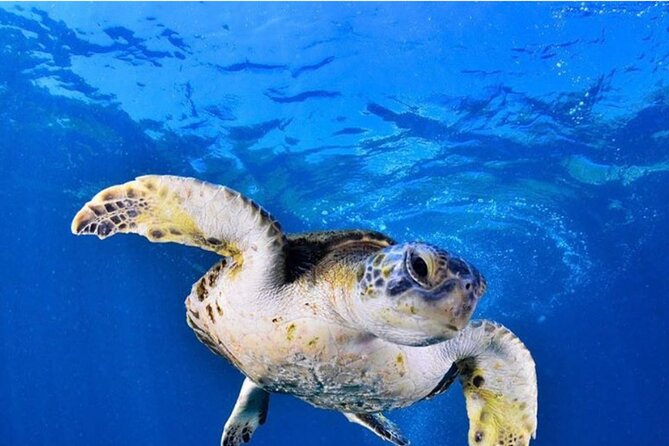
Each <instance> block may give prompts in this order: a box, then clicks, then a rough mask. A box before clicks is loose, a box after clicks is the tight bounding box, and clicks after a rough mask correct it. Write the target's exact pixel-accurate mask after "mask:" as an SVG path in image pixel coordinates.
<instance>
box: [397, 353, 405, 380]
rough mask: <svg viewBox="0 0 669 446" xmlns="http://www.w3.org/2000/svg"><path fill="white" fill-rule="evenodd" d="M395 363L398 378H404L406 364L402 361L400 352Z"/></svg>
mask: <svg viewBox="0 0 669 446" xmlns="http://www.w3.org/2000/svg"><path fill="white" fill-rule="evenodd" d="M395 363H396V364H397V369H398V370H399V373H400V376H404V375H405V374H406V364H405V361H404V354H403V353H402V352H400V353H398V354H397V357H396V358H395Z"/></svg>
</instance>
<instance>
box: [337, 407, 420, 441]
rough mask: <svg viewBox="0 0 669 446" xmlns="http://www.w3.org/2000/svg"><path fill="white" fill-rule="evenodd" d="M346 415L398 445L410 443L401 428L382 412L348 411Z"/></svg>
mask: <svg viewBox="0 0 669 446" xmlns="http://www.w3.org/2000/svg"><path fill="white" fill-rule="evenodd" d="M344 416H345V417H346V419H347V420H348V421H350V422H351V423H355V424H359V425H360V426H363V427H366V428H367V429H369V430H370V431H372V432H373V433H374V434H375V435H378V436H379V437H381V438H383V439H384V440H386V441H389V442H390V443H393V444H395V445H397V446H406V445H408V444H409V440H407V439H406V438H405V437H404V435H403V434H402V432H401V431H400V428H399V427H398V426H397V425H396V424H395V423H393V422H392V421H390V420H389V419H388V418H386V417H384V416H383V414H382V413H347V412H344Z"/></svg>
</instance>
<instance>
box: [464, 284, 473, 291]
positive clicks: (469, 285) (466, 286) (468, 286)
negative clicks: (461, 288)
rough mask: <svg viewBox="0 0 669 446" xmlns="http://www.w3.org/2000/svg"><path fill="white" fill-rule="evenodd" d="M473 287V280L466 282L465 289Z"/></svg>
mask: <svg viewBox="0 0 669 446" xmlns="http://www.w3.org/2000/svg"><path fill="white" fill-rule="evenodd" d="M471 288H472V283H471V282H466V283H465V289H466V290H467V291H469V290H470V289H471Z"/></svg>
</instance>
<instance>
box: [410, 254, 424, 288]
mask: <svg viewBox="0 0 669 446" xmlns="http://www.w3.org/2000/svg"><path fill="white" fill-rule="evenodd" d="M407 263H408V266H409V267H408V268H407V270H408V271H409V275H410V276H411V278H412V279H413V280H415V281H416V282H418V284H420V285H423V286H427V285H428V280H427V279H428V274H429V269H428V267H427V262H425V259H423V258H422V257H421V256H419V255H418V254H416V253H411V255H410V256H409V258H408V259H407Z"/></svg>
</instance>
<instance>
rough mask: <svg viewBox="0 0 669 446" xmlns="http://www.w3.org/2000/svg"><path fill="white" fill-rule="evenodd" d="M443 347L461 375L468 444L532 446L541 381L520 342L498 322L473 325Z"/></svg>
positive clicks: (483, 322) (477, 322) (482, 445)
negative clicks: (538, 381) (538, 384)
mask: <svg viewBox="0 0 669 446" xmlns="http://www.w3.org/2000/svg"><path fill="white" fill-rule="evenodd" d="M441 348H442V349H443V350H442V352H443V354H445V355H446V357H447V358H448V359H449V360H451V361H454V362H455V363H456V364H457V366H458V369H459V371H460V373H459V377H460V383H461V384H462V388H463V391H464V394H465V399H466V400H467V416H468V417H469V445H470V446H493V445H494V446H497V445H503V446H527V445H529V443H530V438H534V437H535V435H536V429H537V377H536V372H535V366H534V360H533V359H532V356H531V355H530V352H529V351H528V350H527V348H526V347H525V346H524V345H523V343H522V342H521V341H520V339H518V338H517V337H516V336H515V335H514V334H513V333H511V331H509V330H508V329H507V328H505V327H503V326H502V325H500V324H497V323H495V322H491V321H472V322H471V323H470V324H469V325H468V326H467V327H466V328H465V329H464V330H462V332H461V333H460V334H459V335H458V336H457V337H456V338H454V339H452V340H450V341H447V342H445V343H444V344H443V346H442V347H441Z"/></svg>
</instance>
